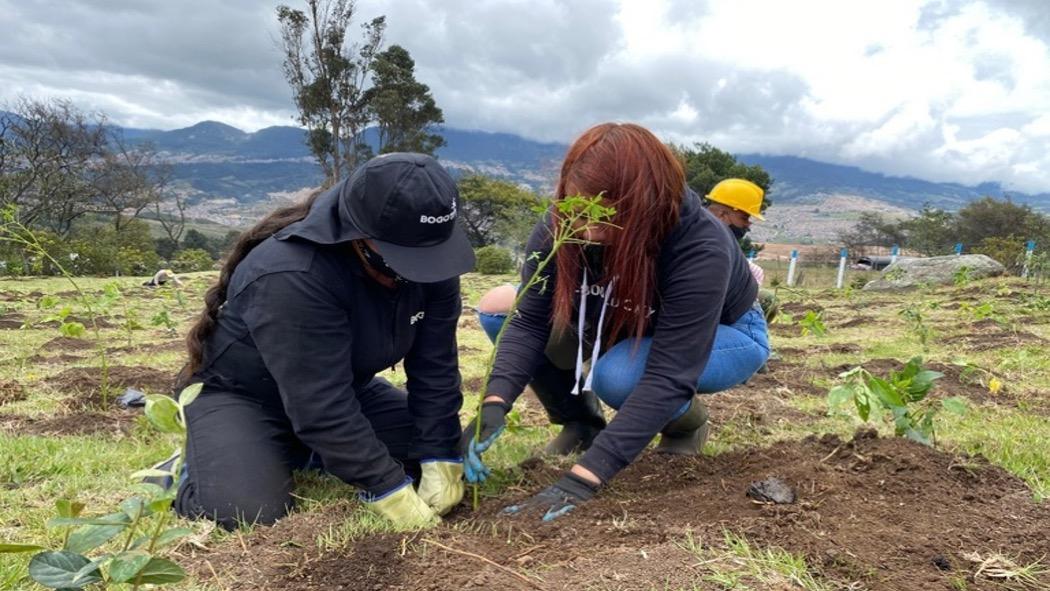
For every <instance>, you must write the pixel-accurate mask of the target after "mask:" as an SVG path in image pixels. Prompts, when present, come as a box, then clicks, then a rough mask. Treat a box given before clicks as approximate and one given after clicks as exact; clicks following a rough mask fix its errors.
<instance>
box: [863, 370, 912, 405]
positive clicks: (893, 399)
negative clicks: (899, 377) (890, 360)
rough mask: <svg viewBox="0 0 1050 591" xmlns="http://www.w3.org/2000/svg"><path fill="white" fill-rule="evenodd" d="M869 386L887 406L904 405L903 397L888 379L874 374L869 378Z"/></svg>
mask: <svg viewBox="0 0 1050 591" xmlns="http://www.w3.org/2000/svg"><path fill="white" fill-rule="evenodd" d="M868 388H869V389H871V391H872V392H873V393H874V394H875V397H876V398H878V399H879V401H880V402H882V405H883V406H885V407H886V408H897V407H901V406H904V400H903V399H902V398H901V395H900V394H899V393H898V392H897V390H896V389H895V388H894V387H893V386H891V385H890V384H889V382H887V381H886V380H883V379H880V378H876V377H874V376H872V377H870V378H868Z"/></svg>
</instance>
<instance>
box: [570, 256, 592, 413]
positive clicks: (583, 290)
mask: <svg viewBox="0 0 1050 591" xmlns="http://www.w3.org/2000/svg"><path fill="white" fill-rule="evenodd" d="M589 291H590V286H588V285H587V269H586V268H584V269H583V283H581V284H580V317H579V318H578V319H577V320H576V335H577V338H578V340H579V343H578V344H577V346H576V385H575V386H573V388H572V393H573V394H576V395H579V393H580V378H581V377H583V330H584V327H585V324H584V323H585V322H586V320H587V292H589Z"/></svg>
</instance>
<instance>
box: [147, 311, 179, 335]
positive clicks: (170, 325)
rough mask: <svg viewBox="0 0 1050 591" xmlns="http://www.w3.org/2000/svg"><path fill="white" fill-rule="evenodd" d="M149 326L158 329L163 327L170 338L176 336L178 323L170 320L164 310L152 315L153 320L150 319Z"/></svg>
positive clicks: (169, 316)
mask: <svg viewBox="0 0 1050 591" xmlns="http://www.w3.org/2000/svg"><path fill="white" fill-rule="evenodd" d="M150 324H152V325H153V326H158V327H160V326H163V327H164V328H166V329H167V330H168V334H170V335H171V336H175V335H177V334H178V328H179V323H177V322H175V321H174V320H172V318H171V315H170V314H168V310H167V309H166V308H165V309H164V310H161V311H160V312H157V313H156V314H154V315H153V318H151V319H150Z"/></svg>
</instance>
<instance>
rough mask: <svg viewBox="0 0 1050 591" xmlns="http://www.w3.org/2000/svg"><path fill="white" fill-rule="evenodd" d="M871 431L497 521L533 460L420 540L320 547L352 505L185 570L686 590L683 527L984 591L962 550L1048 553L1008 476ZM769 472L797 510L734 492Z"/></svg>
mask: <svg viewBox="0 0 1050 591" xmlns="http://www.w3.org/2000/svg"><path fill="white" fill-rule="evenodd" d="M872 435H873V434H871V433H864V434H862V435H858V437H856V438H854V439H853V440H852V441H849V442H844V441H841V440H839V439H838V438H836V437H834V436H825V437H822V438H817V437H811V438H808V439H806V440H804V441H798V442H781V443H776V444H774V445H772V446H770V447H768V448H764V449H751V450H745V451H739V452H733V453H726V454H722V455H720V456H717V457H703V458H680V457H666V456H658V455H655V454H647V455H643V456H642V457H641V458H639V460H638V461H636V462H635V463H634V464H633V465H632V466H630V467H629V468H628V469H627V470H625V471H624V472H623V473H622V474H621V475H620V476H619V477H618V478H617V479H616V480H615V481H614V482H613V483H612V485H611V486H610V487H608V489H607V490H605V491H603V492H602V494H601V495H599V496H598V497H597V498H595V499H594V500H593V501H591V502H589V503H587V504H585V505H582V506H581V507H580V508H578V509H577V510H576V511H575V512H573V513H572V514H571V515H569V516H567V517H564V518H562V519H560V520H559V521H557V522H555V523H553V524H544V523H542V522H540V521H539V520H538V519H535V518H530V517H516V518H508V517H503V516H500V515H499V511H500V509H502V508H503V507H504V506H506V505H508V504H511V503H512V502H514V501H517V500H520V499H522V498H525V496H527V495H528V494H529V493H531V492H533V491H535V490H537V489H539V488H540V487H542V486H545V485H547V484H549V483H550V481H551V480H552V479H553V478H555V477H556V474H557V470H552V469H550V467H547V466H544V465H542V464H539V465H532V466H529V467H527V468H526V469H524V470H522V473H521V477H520V480H521V482H520V485H519V487H516V488H515V490H519V489H520V491H521V492H516V493H515V494H512V495H508V496H507V497H506V498H503V499H490V500H487V501H485V502H483V504H482V508H481V510H480V511H479V512H478V513H476V514H470V513H469V512H468V511H467V510H466V509H464V508H461V509H459V510H457V511H456V512H455V513H454V514H453V515H452V516H450V517H449V518H447V519H446V521H445V523H444V524H443V525H442V526H440V527H439V528H436V529H434V530H431V531H428V532H423V533H414V534H385V535H377V536H369V537H366V538H362V539H360V540H358V541H356V542H354V543H352V544H350V545H349V546H348V547H347V548H346V549H345V550H343V551H339V552H331V553H327V554H325V553H320V552H319V551H317V550H316V545H315V540H316V536H317V534H319V533H321V532H324V531H327V529H328V527H329V526H330V524H331V523H338V520H339V518H340V517H341V516H345V515H346V514H347V512H348V511H351V510H353V509H351V508H350V507H349V506H346V505H343V506H340V507H338V508H337V509H336V510H335V511H332V512H331V513H330V514H323V513H305V514H298V515H293V516H291V517H289V518H287V519H285V520H282V521H281V522H280V523H279V524H278V525H276V526H275V527H273V528H259V529H257V530H256V531H255V532H254V533H253V534H252V535H250V536H247V537H246V538H245V539H244V540H243V541H238V540H230V541H229V542H227V543H225V544H223V545H222V546H220V547H219V548H216V549H215V550H214V551H213V552H210V553H208V554H202V555H200V556H199V557H197V558H196V559H195V560H196V564H195V566H194V568H193V570H194V571H195V574H196V575H197V576H198V577H200V578H201V579H202V580H204V581H205V582H207V581H208V580H210V579H212V578H213V575H212V574H211V573H212V569H215V570H216V571H217V572H218V573H221V574H220V577H221V579H220V581H219V582H220V586H221V584H225V583H227V582H229V581H237V585H236V586H237V588H238V589H288V590H307V589H310V590H313V589H362V590H401V591H436V590H444V589H503V590H518V589H529V590H535V589H541V590H563V589H565V590H567V589H573V590H577V589H610V590H612V589H615V590H628V589H631V590H633V589H646V590H649V589H653V588H688V587H689V586H690V585H692V584H694V583H700V582H702V581H704V577H705V576H706V575H710V574H711V573H710V571H707V570H705V567H704V566H703V565H704V562H703V561H702V560H701V559H700V558H698V557H697V556H695V555H693V554H691V553H690V552H688V551H686V550H685V549H684V548H683V547H682V542H683V541H684V540H685V538H686V534H687V532H689V533H691V535H692V536H693V539H694V540H699V541H701V542H702V543H703V545H704V547H708V548H718V547H719V546H720V541H721V540H722V538H723V535H724V534H723V532H724V531H725V530H729V531H732V532H734V533H736V534H738V535H742V536H744V537H746V538H747V539H748V540H750V541H751V542H752V543H753V544H756V545H758V546H759V547H771V546H777V547H781V548H784V549H786V550H788V551H790V552H793V553H796V554H801V555H803V556H804V557H805V558H806V560H807V562H808V564H809V566H810V568H811V570H813V571H814V572H815V573H816V574H817V575H818V576H820V577H821V578H823V579H825V580H827V581H830V582H833V586H834V587H845V586H847V585H849V584H855V585H854V587H855V588H863V589H869V590H872V591H880V590H894V591H897V590H903V589H924V590H942V589H943V590H948V589H953V586H952V580H953V579H954V578H962V579H964V580H966V582H967V588H968V589H977V590H991V589H1001V588H1002V587H1001V586H999V583H997V582H995V583H993V582H990V581H989V580H988V579H984V578H976V579H975V578H974V571H975V566H974V565H972V564H971V563H970V562H969V561H968V560H967V559H966V558H965V557H964V555H965V554H967V553H970V552H978V553H981V554H984V555H987V554H988V553H991V552H995V551H1004V550H1005V551H1007V552H1008V553H1009V554H1010V555H1011V556H1012V557H1014V558H1016V559H1018V560H1020V561H1027V562H1031V561H1034V560H1037V559H1039V558H1040V557H1043V556H1045V555H1047V554H1048V553H1050V538H1048V537H1047V536H1046V535H1045V532H1046V529H1047V528H1048V527H1050V512H1047V511H1046V510H1045V507H1044V506H1041V505H1037V504H1035V503H1034V502H1033V501H1032V499H1031V491H1029V490H1028V489H1027V488H1026V487H1025V485H1024V484H1023V483H1022V482H1021V481H1020V480H1018V479H1017V478H1015V477H1013V476H1011V475H1009V474H1007V473H1006V472H1004V471H1003V470H1001V469H999V468H996V467H993V466H990V465H988V463H987V462H985V461H984V460H981V459H962V460H960V458H956V457H953V456H950V455H947V454H944V453H942V452H939V451H937V450H934V449H931V448H928V447H924V446H922V445H919V444H916V443H912V442H908V441H905V440H903V439H879V438H876V437H873V436H872ZM770 476H777V477H780V478H782V479H784V480H785V481H786V482H788V483H789V484H790V485H791V486H792V487H794V488H795V489H796V491H797V494H798V501H797V502H796V503H795V504H793V505H781V506H770V505H760V504H756V503H754V502H752V501H751V500H750V499H748V498H746V497H745V494H744V493H745V491H746V490H747V487H748V486H749V484H750V483H752V482H754V481H756V480H762V479H765V478H768V477H770ZM241 544H244V546H243V547H242V546H241ZM450 549H451V550H450ZM457 551H458V552H460V553H456V552H457ZM462 552H469V553H471V554H473V555H475V556H483V557H484V558H486V559H488V560H490V561H492V562H494V563H496V564H498V565H500V566H502V567H503V568H502V569H500V568H497V567H494V566H492V564H491V563H488V562H485V561H483V560H481V559H478V558H476V557H471V556H465V555H463V554H462ZM508 571H512V572H508ZM514 573H516V574H517V575H520V576H516V575H515V574H514ZM522 577H524V578H525V579H528V580H529V581H530V582H526V580H524V579H523V578H522ZM1048 583H1050V581H1046V579H1045V575H1044V582H1043V584H1048ZM703 588H707V587H703ZM712 588H713V587H712ZM783 588H785V589H786V588H789V585H787V584H786V583H785V586H784V587H783ZM791 588H793V587H791Z"/></svg>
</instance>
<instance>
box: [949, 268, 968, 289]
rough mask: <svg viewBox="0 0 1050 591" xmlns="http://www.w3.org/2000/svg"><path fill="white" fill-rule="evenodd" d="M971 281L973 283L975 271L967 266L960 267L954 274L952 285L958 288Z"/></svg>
mask: <svg viewBox="0 0 1050 591" xmlns="http://www.w3.org/2000/svg"><path fill="white" fill-rule="evenodd" d="M970 281H973V269H971V268H970V267H968V266H966V265H963V266H962V267H959V268H958V269H956V270H955V272H954V273H952V283H954V284H955V286H956V287H961V286H963V285H966V284H967V283H969V282H970Z"/></svg>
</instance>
